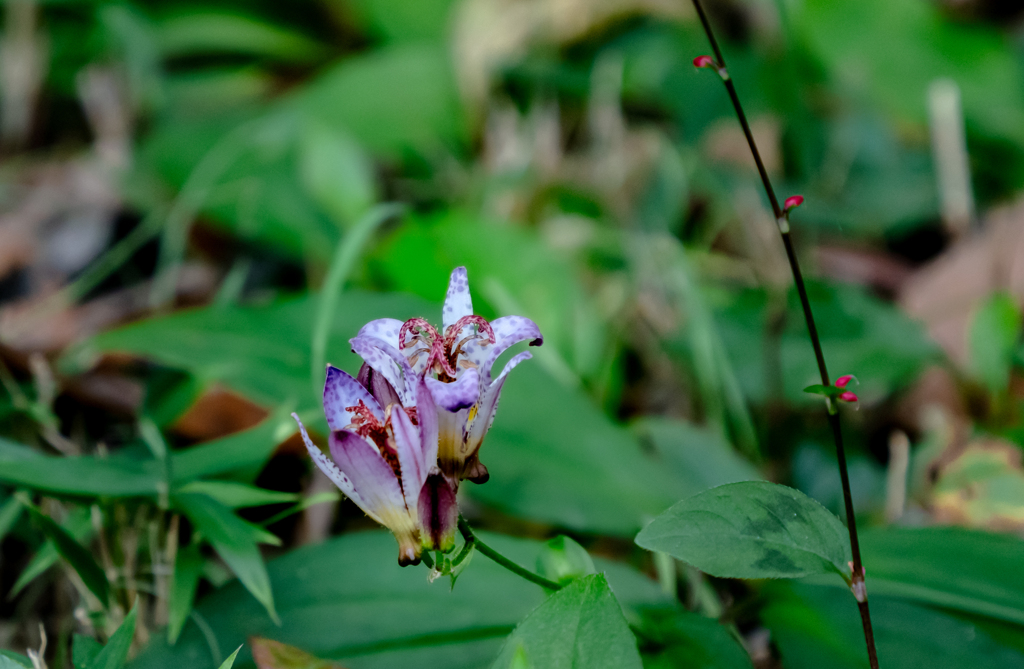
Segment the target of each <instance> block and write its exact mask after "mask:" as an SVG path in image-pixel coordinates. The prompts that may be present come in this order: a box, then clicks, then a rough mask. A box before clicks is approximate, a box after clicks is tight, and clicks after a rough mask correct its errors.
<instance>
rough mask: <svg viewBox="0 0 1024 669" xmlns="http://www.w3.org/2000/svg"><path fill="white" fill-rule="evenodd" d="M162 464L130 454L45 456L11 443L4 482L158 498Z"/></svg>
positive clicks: (0, 475)
mask: <svg viewBox="0 0 1024 669" xmlns="http://www.w3.org/2000/svg"><path fill="white" fill-rule="evenodd" d="M161 471H162V470H161V468H160V466H159V463H157V462H155V461H153V460H135V459H132V458H128V457H111V458H99V457H94V456H86V455H83V456H76V457H56V456H52V457H51V456H45V455H42V454H40V453H38V452H37V451H33V450H32V449H30V448H29V447H28V446H22V445H20V444H14V443H12V442H7V443H6V444H5V445H4V447H3V448H2V449H0V481H2V482H4V483H7V484H9V485H12V486H18V487H25V488H31V489H32V490H38V491H42V492H46V493H50V494H53V495H57V496H67V497H89V498H97V497H106V498H124V497H156V496H157V494H158V492H159V486H160V482H161V480H162V478H161Z"/></svg>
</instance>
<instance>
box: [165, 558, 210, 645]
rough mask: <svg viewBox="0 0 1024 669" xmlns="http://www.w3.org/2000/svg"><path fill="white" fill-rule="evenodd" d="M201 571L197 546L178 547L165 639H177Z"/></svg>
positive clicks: (193, 596) (171, 641) (201, 564)
mask: <svg viewBox="0 0 1024 669" xmlns="http://www.w3.org/2000/svg"><path fill="white" fill-rule="evenodd" d="M202 573H203V556H202V555H201V554H200V552H199V546H198V545H196V544H190V545H188V546H185V547H183V548H180V549H178V554H177V555H176V556H175V558H174V585H173V586H172V587H171V601H170V604H169V605H168V622H167V641H168V643H171V644H173V643H174V642H175V641H177V640H178V635H180V634H181V629H182V628H183V627H184V626H185V621H187V620H188V614H189V613H191V612H192V603H193V602H194V601H195V598H196V586H198V585H199V576H200V575H201V574H202Z"/></svg>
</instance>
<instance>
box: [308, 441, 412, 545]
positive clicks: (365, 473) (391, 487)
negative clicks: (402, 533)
mask: <svg viewBox="0 0 1024 669" xmlns="http://www.w3.org/2000/svg"><path fill="white" fill-rule="evenodd" d="M328 443H329V444H330V447H331V457H332V458H334V462H335V463H336V464H337V465H338V469H340V470H341V471H343V472H345V474H346V475H347V476H348V477H349V479H350V480H351V481H352V485H353V486H355V489H356V493H358V495H359V500H360V501H361V502H362V503H361V504H360V503H359V501H357V500H356V499H355V498H353V499H352V501H353V502H356V504H358V505H359V508H360V509H362V510H363V511H365V512H366V515H368V516H370V517H371V518H373V519H374V520H376V521H377V522H378V523H380V524H381V525H384V526H386V527H388V528H389V529H391V530H397V529H399V528H396V527H394V525H395V522H394V519H396V518H400V517H401V516H402V515H405V514H406V504H405V497H404V496H403V495H402V490H401V488H399V487H398V477H396V476H395V471H394V470H393V469H391V465H389V464H388V463H387V461H386V460H385V459H384V456H382V455H381V454H380V451H379V450H377V447H376V446H374V445H373V444H371V443H370V442H369V441H367V440H366V439H364V438H362V437H360V436H359V435H358V434H356V433H354V432H349V431H348V430H338V431H337V432H332V433H331V436H330V438H329V440H328ZM417 502H418V500H417Z"/></svg>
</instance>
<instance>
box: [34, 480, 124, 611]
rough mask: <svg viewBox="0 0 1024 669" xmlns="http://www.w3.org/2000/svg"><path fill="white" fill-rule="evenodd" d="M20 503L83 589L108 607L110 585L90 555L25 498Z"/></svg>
mask: <svg viewBox="0 0 1024 669" xmlns="http://www.w3.org/2000/svg"><path fill="white" fill-rule="evenodd" d="M21 503H22V505H24V506H25V508H27V509H28V512H29V515H30V516H31V517H32V522H33V524H35V526H36V527H37V528H38V529H39V531H40V532H42V533H43V534H44V535H46V538H47V539H49V540H50V541H52V542H53V545H54V548H56V549H57V552H58V553H60V556H61V557H62V558H64V559H65V560H67V562H68V564H70V565H71V567H72V568H73V569H74V570H75V571H76V572H78V575H79V576H80V577H81V578H82V582H83V583H85V587H87V588H89V591H90V592H92V594H94V595H96V597H97V599H99V600H100V602H101V603H102V604H103V606H104V607H107V606H109V593H110V584H109V583H107V577H106V574H104V573H103V569H101V568H100V566H99V565H98V564H96V560H95V559H93V557H92V553H90V552H89V551H88V550H87V549H86V548H85V547H84V546H82V545H81V544H80V543H78V542H77V541H75V539H74V537H72V536H71V535H70V534H68V532H67V530H65V529H64V528H62V527H61V526H60V525H58V524H57V523H55V522H53V520H52V519H51V518H50V517H49V516H47V515H46V514H44V513H42V512H41V511H40V510H39V509H37V508H36V506H35V504H32V502H31V501H30V500H29V499H28V498H27V497H24V498H22V501H21Z"/></svg>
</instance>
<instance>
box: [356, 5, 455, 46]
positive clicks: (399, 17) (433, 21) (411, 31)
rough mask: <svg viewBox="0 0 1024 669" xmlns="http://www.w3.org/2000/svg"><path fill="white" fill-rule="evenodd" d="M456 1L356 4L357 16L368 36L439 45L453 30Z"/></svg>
mask: <svg viewBox="0 0 1024 669" xmlns="http://www.w3.org/2000/svg"><path fill="white" fill-rule="evenodd" d="M454 4H456V3H455V2H453V0H419V2H405V1H404V0H354V1H353V2H348V3H346V5H348V6H350V7H352V9H353V10H354V13H355V14H356V16H357V17H358V18H359V19H360V20H361V22H362V23H363V24H365V26H366V27H367V28H368V29H369V32H371V33H373V34H375V35H378V36H380V37H383V38H384V39H385V40H387V41H388V42H416V41H426V40H430V41H434V42H439V41H441V40H443V39H444V38H445V37H447V33H448V30H449V28H450V26H449V23H450V18H451V16H450V14H451V7H452V6H453V5H454Z"/></svg>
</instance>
